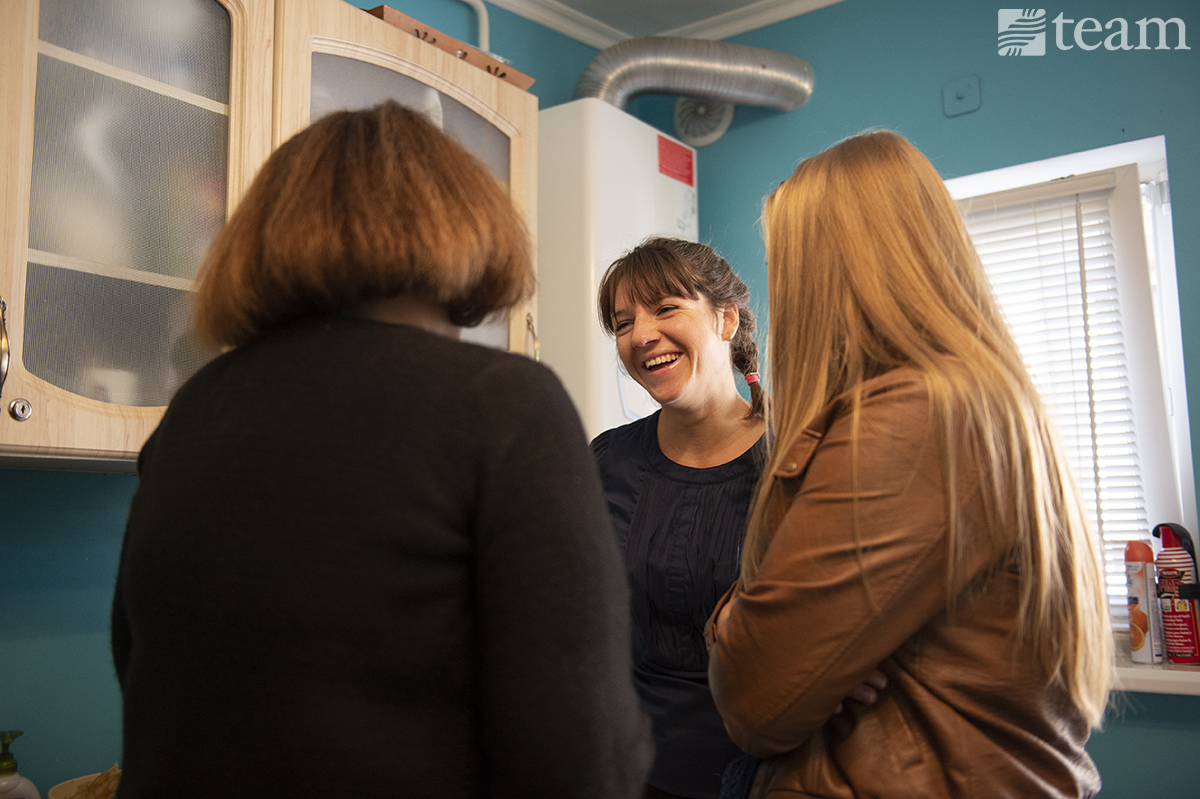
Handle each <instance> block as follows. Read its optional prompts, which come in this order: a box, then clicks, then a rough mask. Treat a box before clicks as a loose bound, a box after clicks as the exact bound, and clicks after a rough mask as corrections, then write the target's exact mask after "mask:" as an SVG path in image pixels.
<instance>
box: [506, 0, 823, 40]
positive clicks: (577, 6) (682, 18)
mask: <svg viewBox="0 0 1200 799" xmlns="http://www.w3.org/2000/svg"><path fill="white" fill-rule="evenodd" d="M488 2H490V3H492V4H493V5H496V6H499V7H500V8H503V9H506V10H508V11H511V12H513V13H514V14H519V15H520V16H522V17H525V18H526V19H529V20H533V21H534V22H537V23H539V24H541V25H544V26H546V27H547V28H550V29H552V30H556V31H558V32H559V33H562V34H565V35H567V36H570V37H571V38H573V39H578V40H579V41H581V42H583V43H584V44H590V45H591V46H592V47H599V48H600V49H604V48H605V47H609V46H611V45H614V44H616V43H617V42H620V41H624V40H625V39H630V38H634V37H638V36H658V35H665V36H685V37H688V38H693V39H725V38H727V37H730V36H736V35H737V34H739V33H745V32H746V31H750V30H754V29H755V28H761V27H763V26H764V25H770V24H772V23H774V22H779V21H780V20H784V19H790V18H792V17H796V16H799V15H801V14H804V13H806V12H808V11H812V10H814V9H817V8H823V7H825V6H828V5H833V4H834V3H838V2H841V0H488Z"/></svg>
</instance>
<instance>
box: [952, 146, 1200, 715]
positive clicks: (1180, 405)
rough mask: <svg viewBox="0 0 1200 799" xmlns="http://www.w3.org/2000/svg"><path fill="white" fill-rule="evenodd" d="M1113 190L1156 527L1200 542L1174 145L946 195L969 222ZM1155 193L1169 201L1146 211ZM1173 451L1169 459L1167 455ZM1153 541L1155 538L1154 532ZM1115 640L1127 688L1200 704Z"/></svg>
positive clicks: (971, 179) (1130, 150)
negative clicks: (1170, 158)
mask: <svg viewBox="0 0 1200 799" xmlns="http://www.w3.org/2000/svg"><path fill="white" fill-rule="evenodd" d="M1089 173H1090V174H1089ZM1106 182H1107V183H1110V184H1111V185H1112V187H1113V188H1112V194H1110V196H1109V210H1110V215H1111V220H1112V226H1113V243H1114V249H1115V252H1114V255H1115V257H1116V259H1117V263H1118V280H1119V288H1118V293H1119V295H1120V301H1121V313H1122V317H1123V324H1124V327H1125V330H1126V345H1127V356H1128V362H1129V364H1128V365H1129V369H1130V380H1131V385H1132V388H1133V389H1134V391H1133V393H1134V394H1136V396H1135V398H1134V400H1133V402H1134V405H1135V417H1136V420H1135V427H1136V430H1137V433H1136V435H1137V439H1138V448H1139V454H1140V460H1141V462H1142V465H1143V473H1142V478H1143V484H1144V488H1145V491H1146V510H1147V514H1148V516H1149V519H1148V522H1149V524H1151V525H1154V524H1157V523H1159V522H1162V521H1176V520H1178V521H1180V522H1181V523H1182V524H1183V525H1184V526H1185V527H1186V528H1187V529H1188V530H1189V531H1190V532H1192V534H1193V536H1196V535H1198V534H1200V530H1198V529H1197V521H1196V519H1197V515H1196V491H1195V481H1194V470H1193V463H1192V450H1191V431H1190V420H1189V418H1188V406H1187V392H1186V386H1185V384H1184V362H1183V344H1182V331H1181V329H1180V320H1179V296H1178V288H1177V283H1176V271H1175V260H1174V244H1173V237H1172V230H1171V215H1170V200H1169V185H1170V183H1169V177H1168V174H1167V161H1166V144H1165V139H1164V137H1162V136H1158V137H1153V138H1149V139H1142V140H1139V141H1134V142H1127V143H1123V144H1118V145H1113V146H1110V147H1103V148H1098V149H1095V150H1089V151H1085V152H1080V153H1073V154H1069V155H1064V156H1060V157H1057V158H1050V159H1045V160H1042V161H1036V162H1031V163H1027V164H1019V165H1016V166H1012V167H1007V168H1002V169H997V170H992V171H989V172H983V173H978V174H975V175H968V176H963V177H957V178H951V179H948V180H946V186H947V188H948V189H949V190H950V193H951V196H952V197H954V199H955V200H956V201H957V202H958V204H959V207H960V209H961V210H963V211H964V214H966V213H968V212H969V211H970V210H971V209H975V210H979V209H980V208H989V207H1001V206H1004V205H1012V204H1016V203H1018V202H1031V201H1034V200H1037V199H1040V198H1043V197H1045V198H1049V197H1054V196H1059V197H1061V196H1064V195H1068V194H1071V193H1075V192H1079V193H1082V192H1083V191H1084V190H1086V187H1087V186H1096V185H1103V184H1105V183H1106ZM1147 187H1149V189H1148V190H1149V191H1150V192H1157V196H1158V199H1159V200H1161V202H1156V204H1154V205H1153V206H1147V205H1146V204H1145V203H1144V202H1143V192H1144V191H1146V190H1147ZM1164 449H1166V450H1167V451H1169V452H1170V455H1171V457H1170V458H1169V459H1165V460H1164V459H1163V458H1162V457H1161V456H1160V453H1162V452H1163V451H1164ZM1145 538H1146V539H1150V530H1149V529H1147V530H1146V533H1145ZM1154 543H1155V544H1157V541H1155V542H1154ZM1115 635H1116V637H1117V643H1118V670H1117V671H1118V686H1119V688H1121V689H1123V690H1138V691H1149V692H1161V693H1184V694H1193V695H1200V672H1198V671H1196V670H1195V669H1189V668H1188V667H1181V666H1171V665H1170V664H1163V665H1161V666H1160V665H1155V666H1143V665H1141V664H1138V665H1136V666H1134V665H1133V664H1132V661H1130V660H1129V655H1128V650H1129V646H1128V637H1127V636H1128V633H1127V632H1122V631H1121V630H1119V629H1118V630H1117V631H1116V632H1115Z"/></svg>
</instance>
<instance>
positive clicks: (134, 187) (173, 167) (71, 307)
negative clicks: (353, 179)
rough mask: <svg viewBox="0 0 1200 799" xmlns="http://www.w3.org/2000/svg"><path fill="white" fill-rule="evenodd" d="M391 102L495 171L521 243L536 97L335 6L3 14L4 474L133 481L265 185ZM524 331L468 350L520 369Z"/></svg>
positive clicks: (511, 328) (18, 10)
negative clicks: (327, 135)
mask: <svg viewBox="0 0 1200 799" xmlns="http://www.w3.org/2000/svg"><path fill="white" fill-rule="evenodd" d="M156 6H161V8H157V9H156ZM388 98H393V99H396V100H398V101H400V102H402V103H404V104H406V105H410V106H414V107H418V108H421V109H422V110H424V111H425V112H426V113H427V114H428V115H429V116H430V117H431V118H434V119H437V120H440V121H441V123H442V125H443V128H444V129H445V130H447V131H448V132H449V133H451V134H452V135H455V136H457V137H458V138H459V140H460V141H462V142H463V143H464V144H465V145H466V146H467V147H468V149H470V150H472V151H473V152H474V153H475V154H476V155H478V156H479V157H480V158H482V159H483V160H484V161H485V162H486V163H488V164H489V166H490V167H491V168H492V169H493V171H494V172H495V173H496V174H497V176H498V177H499V178H500V179H501V180H502V181H503V182H505V183H506V184H507V185H508V186H509V188H510V191H511V192H512V196H513V199H514V202H515V204H516V205H517V206H518V208H519V209H520V210H521V211H522V212H523V213H524V215H525V218H526V219H527V220H528V224H529V227H530V234H531V236H533V237H534V239H533V240H535V241H536V230H535V228H534V225H535V220H534V209H535V208H536V198H535V195H534V192H535V190H536V173H535V170H536V152H537V150H536V147H537V144H536V114H537V101H536V98H534V97H533V96H531V95H529V94H527V93H526V92H524V91H522V90H520V89H518V88H516V87H515V86H512V85H510V84H508V83H505V82H504V81H502V80H499V79H498V78H497V77H495V76H493V75H491V74H488V73H487V72H485V71H484V70H482V69H478V68H476V67H474V66H472V65H470V64H468V63H465V62H463V61H460V60H459V59H456V58H455V57H454V56H453V55H450V54H447V53H444V52H442V51H441V50H439V49H437V48H436V47H434V46H432V45H430V44H429V43H427V42H425V41H422V40H420V39H419V38H417V37H415V36H413V35H412V33H410V32H407V31H403V30H401V29H399V28H397V27H395V26H393V25H389V24H388V23H386V22H384V21H382V20H380V19H377V18H376V17H373V16H371V15H370V14H368V13H367V12H364V11H361V10H359V9H357V8H355V7H353V6H350V5H349V4H348V3H345V2H343V0H277V2H276V0H40V2H39V0H0V100H2V101H3V104H4V105H3V107H4V108H6V109H13V110H17V109H19V112H20V113H9V114H6V115H4V116H3V117H2V118H0V215H2V216H0V302H3V305H2V306H0V308H2V309H3V322H4V324H3V327H2V332H0V380H2V381H3V382H2V383H0V465H4V466H21V467H30V466H36V467H44V468H63V469H72V468H74V469H100V470H108V471H126V472H128V471H133V470H134V468H135V460H136V457H137V453H138V451H139V450H140V448H141V445H142V443H143V442H144V441H145V439H146V437H147V436H149V434H150V433H151V432H152V431H153V429H154V427H155V425H156V424H157V423H158V420H159V419H160V418H161V416H162V412H163V410H164V408H165V405H166V404H167V402H168V401H169V400H170V397H171V395H172V394H173V393H174V391H175V390H176V389H177V388H178V386H179V385H180V384H181V383H182V382H183V381H184V380H186V379H187V378H188V377H189V376H190V375H191V374H192V372H194V371H195V369H196V368H198V367H199V366H200V365H202V364H203V363H204V361H205V360H206V359H207V357H209V354H208V353H204V352H202V351H200V350H199V348H198V347H197V346H196V345H195V343H194V341H193V340H192V338H191V336H190V334H189V332H188V324H187V314H188V309H189V307H190V297H191V284H192V279H193V278H194V276H195V272H196V269H197V268H198V267H199V264H200V261H201V258H202V255H203V252H204V249H205V247H206V246H207V243H208V241H209V240H210V239H211V237H212V235H213V233H214V232H215V231H216V230H217V229H218V228H219V227H220V225H221V224H222V223H223V221H224V219H225V218H226V217H227V215H228V212H229V211H230V209H232V208H233V207H235V206H236V203H237V201H238V199H239V198H240V197H241V196H242V194H243V193H244V191H245V190H246V188H247V187H248V185H249V183H250V181H251V180H252V179H253V177H254V175H255V173H256V171H257V169H258V167H259V166H260V165H261V164H262V162H263V161H264V160H265V159H266V157H267V156H268V155H269V153H270V151H271V149H272V148H274V147H276V146H278V145H279V144H280V143H281V142H282V141H284V140H285V139H286V138H288V137H290V136H291V135H292V134H294V133H295V132H296V131H298V130H300V129H301V128H302V127H304V126H305V125H307V124H308V123H309V121H311V119H313V118H315V117H316V116H320V115H321V114H324V113H327V112H329V111H333V110H337V109H342V108H362V107H367V106H369V105H372V104H374V103H376V102H379V101H381V100H384V99H388ZM532 312H533V308H532V306H531V307H529V308H521V309H517V310H515V311H514V312H513V313H512V314H511V315H510V316H509V318H507V319H501V320H495V321H494V322H493V323H491V324H487V325H485V326H483V327H481V328H480V329H479V330H477V331H472V332H471V333H470V334H468V336H467V338H474V339H475V340H478V341H481V342H484V343H489V344H491V345H493V346H499V347H507V348H509V349H512V350H515V351H519V352H531V351H532V346H531V342H532V341H533V339H532V337H531V334H530V333H529V331H528V330H527V328H526V318H527V317H529V318H530V319H532Z"/></svg>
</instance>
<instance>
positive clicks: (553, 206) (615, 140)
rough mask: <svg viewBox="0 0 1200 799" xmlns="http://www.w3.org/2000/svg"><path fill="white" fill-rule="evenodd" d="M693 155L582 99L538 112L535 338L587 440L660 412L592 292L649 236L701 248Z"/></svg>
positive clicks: (654, 132) (631, 120) (628, 118)
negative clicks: (633, 375)
mask: <svg viewBox="0 0 1200 799" xmlns="http://www.w3.org/2000/svg"><path fill="white" fill-rule="evenodd" d="M696 189H697V181H696V151H695V150H694V149H692V148H691V147H688V146H687V145H685V144H682V143H681V142H679V141H677V140H676V139H674V138H672V137H670V136H666V135H664V134H663V133H660V132H659V131H658V130H656V129H655V128H653V127H652V126H650V125H648V124H646V123H645V122H642V121H641V120H639V119H636V118H635V117H633V116H630V115H629V114H627V113H626V112H624V111H622V110H620V109H619V108H617V107H615V106H613V105H610V104H609V103H606V102H604V101H603V100H598V99H596V98H590V97H589V98H584V99H581V100H575V101H573V102H570V103H566V104H565V105H560V106H555V107H554V108H548V109H546V110H545V111H541V112H539V113H538V317H539V328H540V330H539V331H538V334H539V336H540V338H541V351H542V360H543V362H545V363H546V364H547V365H549V366H550V367H551V368H552V369H554V371H555V372H556V373H557V374H558V376H559V378H560V379H561V380H562V381H563V384H564V385H565V386H566V388H567V391H568V392H569V393H570V395H571V399H572V400H574V402H575V406H576V407H577V408H578V409H579V415H580V416H581V417H582V418H583V425H584V429H585V431H586V432H587V434H588V436H589V438H590V437H594V436H596V435H597V434H598V433H600V432H602V431H604V430H607V429H609V428H611V427H616V426H618V425H622V424H626V423H628V422H630V421H633V420H635V419H639V418H641V417H643V416H646V415H648V414H650V413H653V412H654V410H655V409H656V408H657V405H656V404H655V402H654V400H652V399H651V398H650V395H649V394H647V393H646V392H645V390H644V389H642V387H641V386H639V385H638V384H637V383H635V382H634V381H633V380H632V379H630V378H629V376H628V375H626V374H625V373H624V371H623V370H622V369H621V366H620V362H619V361H618V359H617V352H616V345H615V344H614V342H613V340H612V339H611V338H610V337H609V336H608V335H607V334H605V332H604V331H603V329H601V327H600V323H599V321H598V317H597V314H596V293H597V291H598V289H599V287H600V278H601V277H603V275H604V271H605V270H606V269H607V268H608V266H609V264H611V263H612V262H613V261H614V260H616V259H617V258H618V257H619V256H621V255H622V254H623V253H625V252H626V251H628V250H630V249H631V248H633V247H634V246H636V245H637V244H638V243H639V242H641V241H642V240H643V239H645V238H647V237H650V236H675V237H678V238H683V239H688V240H691V241H695V240H696V237H697V235H698V232H699V226H698V218H697V206H696Z"/></svg>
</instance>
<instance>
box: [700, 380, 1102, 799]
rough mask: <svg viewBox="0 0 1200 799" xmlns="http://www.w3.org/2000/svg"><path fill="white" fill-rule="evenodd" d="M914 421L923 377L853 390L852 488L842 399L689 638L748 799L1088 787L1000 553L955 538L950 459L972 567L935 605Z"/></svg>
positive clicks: (962, 495) (970, 498)
mask: <svg viewBox="0 0 1200 799" xmlns="http://www.w3.org/2000/svg"><path fill="white" fill-rule="evenodd" d="M929 410H930V406H929V401H928V394H927V391H926V387H925V382H924V378H923V377H922V375H921V374H920V373H919V372H917V371H915V370H913V369H910V368H901V369H896V370H893V371H891V372H889V373H887V374H884V375H881V376H880V377H877V378H875V379H873V380H870V381H868V382H867V383H865V384H864V392H863V403H862V412H861V420H860V425H861V427H860V437H859V446H860V450H859V456H858V465H857V468H858V482H857V487H855V483H854V482H853V476H852V475H853V473H852V469H851V454H850V427H851V424H850V413H849V411H850V402H849V397H848V396H847V395H843V396H842V397H839V398H838V399H837V400H835V401H834V402H833V403H831V404H830V405H829V406H828V407H826V408H825V409H824V410H823V411H822V412H821V413H820V414H819V415H818V416H817V418H816V419H815V420H814V421H813V423H812V425H811V426H810V427H809V428H808V429H807V430H805V432H804V434H803V435H802V436H801V437H800V439H799V440H797V441H795V442H794V443H792V445H791V448H790V450H789V457H788V458H787V459H786V461H785V462H784V466H785V469H784V470H782V471H780V472H777V473H776V474H777V475H779V476H781V477H784V478H787V479H786V480H785V486H786V487H787V489H788V490H789V491H790V496H788V497H786V498H785V501H784V502H782V503H781V506H780V507H779V508H778V509H777V510H778V511H779V512H778V513H777V515H776V516H775V518H777V519H780V522H779V525H778V527H777V529H776V532H775V535H774V538H773V540H772V541H771V543H770V546H769V548H768V550H767V552H766V555H765V557H764V560H763V564H762V568H761V570H760V572H759V575H758V577H757V578H756V579H755V580H754V582H753V583H752V584H751V585H749V586H748V587H747V590H746V591H745V592H738V591H737V590H736V589H731V590H730V592H729V593H728V594H726V595H725V597H724V598H723V599H722V600H721V601H720V602H719V603H718V604H717V609H716V611H715V612H714V613H713V617H712V618H713V619H714V620H715V619H717V618H718V617H719V615H720V613H721V610H722V608H723V607H725V605H726V604H727V603H729V602H733V606H732V608H731V611H730V614H729V616H728V618H727V619H726V620H724V621H723V623H721V624H720V625H719V627H717V626H716V625H714V623H713V621H710V622H709V625H708V630H707V634H708V636H709V646H710V661H709V679H710V682H711V684H712V692H713V697H714V698H715V700H716V703H717V708H718V709H719V710H720V712H721V715H722V716H723V717H724V719H725V724H726V727H727V728H728V729H729V733H730V735H731V736H732V738H733V740H734V742H735V743H737V744H738V745H739V746H740V747H742V749H744V750H745V751H746V752H749V753H750V754H752V755H754V756H755V757H759V758H763V759H764V760H763V763H762V764H761V765H760V766H759V768H758V772H757V774H756V776H755V781H754V786H753V788H752V790H751V796H752V797H784V796H789V797H790V796H820V797H839V798H840V797H846V798H847V799H849V797H889V798H896V799H899V797H920V799H930V798H931V797H935V798H936V797H970V799H981V798H983V797H1090V796H1094V795H1095V794H1096V793H1097V792H1099V790H1100V777H1099V774H1098V773H1097V772H1096V768H1095V766H1094V765H1093V763H1092V761H1091V759H1090V758H1089V757H1088V755H1087V753H1086V752H1085V751H1084V743H1085V742H1086V740H1087V737H1088V727H1087V724H1086V723H1085V722H1084V721H1083V719H1082V717H1081V715H1080V714H1079V712H1078V711H1077V710H1076V709H1075V707H1074V706H1073V705H1072V704H1071V703H1070V702H1069V701H1068V698H1067V696H1066V694H1065V692H1064V691H1063V690H1062V689H1061V688H1059V687H1057V686H1055V685H1053V684H1051V683H1050V680H1049V679H1048V678H1047V676H1046V674H1045V673H1044V671H1043V670H1042V669H1041V668H1040V667H1039V666H1038V665H1037V664H1036V663H1035V662H1034V660H1033V658H1032V656H1031V655H1030V653H1029V651H1028V650H1027V649H1025V648H1023V647H1022V646H1021V645H1019V644H1018V642H1016V641H1015V640H1014V636H1012V635H1011V633H1012V630H1013V626H1014V619H1015V617H1016V613H1017V602H1018V593H1017V587H1018V586H1017V581H1018V575H1017V572H1016V569H1015V567H1013V566H1012V565H1011V560H1010V558H1009V557H1008V555H1007V550H1008V548H1009V547H1010V546H1011V541H1009V542H1000V543H999V545H989V544H988V543H987V542H985V541H983V540H982V534H980V535H976V536H974V537H971V536H972V532H973V525H972V522H973V521H974V520H980V519H981V518H982V514H983V507H982V502H981V500H980V495H979V491H978V483H979V475H978V472H977V470H976V468H975V464H974V462H973V460H969V459H968V457H967V455H968V453H967V452H966V450H965V448H961V449H960V450H959V453H960V454H959V458H958V475H957V479H956V485H955V486H954V489H955V491H956V492H957V495H958V498H959V502H960V503H961V504H962V507H963V509H964V511H965V513H964V516H965V521H966V526H965V528H964V531H963V532H964V533H965V534H966V535H967V536H968V538H967V541H968V542H969V544H968V546H969V552H970V555H969V562H968V568H967V572H968V573H967V574H966V575H965V576H964V579H963V580H961V581H960V583H959V586H956V591H955V593H956V594H957V596H958V603H957V608H956V610H955V612H954V613H949V612H948V610H947V608H948V602H947V597H948V595H949V592H948V591H947V585H946V575H947V559H948V554H947V536H946V497H945V481H944V479H943V471H942V468H943V455H942V447H941V444H940V442H939V436H938V435H936V433H937V424H938V420H936V419H933V418H931V416H930V412H929ZM854 494H857V496H858V502H857V518H858V529H859V535H860V538H861V541H859V542H856V541H855V535H854V527H853V524H852V514H853V513H854V512H855V509H854V503H852V502H851V496H852V495H854ZM860 545H861V549H860ZM963 586H967V588H963ZM877 665H878V666H879V668H880V669H881V670H883V671H884V672H885V673H886V674H887V677H888V681H889V684H888V687H887V688H886V689H884V690H883V691H882V692H881V694H880V698H879V701H878V702H877V703H876V704H874V705H870V706H865V705H861V704H858V703H856V702H853V701H847V702H846V703H845V704H846V705H847V709H846V710H844V711H843V712H842V713H839V714H837V715H835V714H834V708H835V707H836V705H837V704H838V702H839V701H840V700H841V699H842V698H843V697H844V696H846V695H847V693H848V692H849V691H850V690H851V689H852V688H853V687H854V686H856V685H858V684H859V683H860V682H862V681H863V680H864V679H865V678H866V677H867V675H868V674H869V672H870V671H871V669H873V668H874V667H876V666H877Z"/></svg>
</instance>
